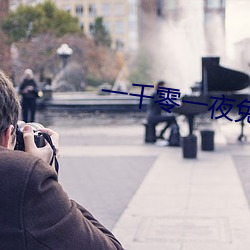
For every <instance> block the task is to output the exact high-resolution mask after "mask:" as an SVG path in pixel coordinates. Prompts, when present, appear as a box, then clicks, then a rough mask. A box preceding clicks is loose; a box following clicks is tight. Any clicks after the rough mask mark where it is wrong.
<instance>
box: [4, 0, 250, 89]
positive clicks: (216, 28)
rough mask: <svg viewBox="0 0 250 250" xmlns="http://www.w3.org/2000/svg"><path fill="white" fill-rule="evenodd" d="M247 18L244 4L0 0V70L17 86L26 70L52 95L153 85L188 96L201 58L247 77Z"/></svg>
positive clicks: (244, 0)
mask: <svg viewBox="0 0 250 250" xmlns="http://www.w3.org/2000/svg"><path fill="white" fill-rule="evenodd" d="M249 12H250V2H249V1H248V0H189V1H185V0H119V1H117V0H116V1H114V0H91V1H90V0H77V1H76V0H70V1H67V0H50V1H48V0H1V2H0V24H1V25H0V36H1V41H0V68H1V69H3V70H4V71H5V72H6V73H7V74H8V75H9V76H10V77H11V78H12V79H13V82H14V84H15V86H18V85H19V84H20V82H21V80H22V77H23V71H24V70H25V69H26V68H31V69H32V70H33V71H34V73H35V78H36V80H37V81H38V82H40V83H43V87H44V86H45V85H46V87H49V88H51V89H52V91H53V93H56V92H84V91H89V92H93V93H98V91H99V94H103V92H101V91H100V89H101V88H109V89H116V90H124V91H128V90H131V88H134V87H133V86H132V83H137V84H152V83H154V82H155V81H156V80H158V79H165V80H166V81H167V82H168V83H169V85H170V86H175V87H176V88H179V89H180V90H181V92H185V93H186V92H188V91H189V88H190V86H191V85H192V84H193V83H195V82H196V81H199V80H200V79H201V63H200V60H201V57H202V56H218V57H220V61H221V64H222V65H225V66H226V67H229V68H234V69H238V70H241V71H244V72H246V73H249V58H250V55H249V53H250V52H249V51H250V50H249V46H250V19H249ZM63 44H64V45H66V47H65V46H62V45H63ZM61 46H62V47H61ZM41 85H42V84H41Z"/></svg>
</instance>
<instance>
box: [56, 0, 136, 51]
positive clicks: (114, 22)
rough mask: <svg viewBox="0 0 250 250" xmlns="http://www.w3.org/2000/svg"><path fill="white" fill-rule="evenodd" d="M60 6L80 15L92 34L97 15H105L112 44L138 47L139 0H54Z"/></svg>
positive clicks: (88, 31)
mask: <svg viewBox="0 0 250 250" xmlns="http://www.w3.org/2000/svg"><path fill="white" fill-rule="evenodd" d="M52 1H53V2H54V3H55V4H56V5H57V6H58V7H59V8H61V9H63V10H65V11H68V12H69V13H70V14H71V15H73V16H76V17H78V19H79V25H80V27H81V28H82V30H83V31H84V33H85V34H87V35H91V31H92V29H93V27H94V22H95V18H96V17H100V16H101V17H103V20H104V25H105V27H106V28H107V29H108V31H109V32H110V34H111V38H112V46H113V47H114V48H117V49H120V50H125V51H127V50H131V49H132V50H134V49H137V47H138V14H137V13H138V10H137V0H71V1H69V0H52Z"/></svg>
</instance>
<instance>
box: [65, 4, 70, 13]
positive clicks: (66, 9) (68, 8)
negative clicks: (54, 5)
mask: <svg viewBox="0 0 250 250" xmlns="http://www.w3.org/2000/svg"><path fill="white" fill-rule="evenodd" d="M63 9H64V10H65V11H66V12H68V13H70V12H71V8H70V6H69V5H65V6H64V7H63Z"/></svg>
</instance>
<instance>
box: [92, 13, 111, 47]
mask: <svg viewBox="0 0 250 250" xmlns="http://www.w3.org/2000/svg"><path fill="white" fill-rule="evenodd" d="M92 35H93V38H94V41H95V43H96V45H104V46H106V47H110V46H111V37H110V34H109V32H108V30H107V29H106V27H105V26H104V24H103V18H102V17H97V18H96V19H95V24H94V27H93V30H92Z"/></svg>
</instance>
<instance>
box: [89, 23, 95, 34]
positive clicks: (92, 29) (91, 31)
mask: <svg viewBox="0 0 250 250" xmlns="http://www.w3.org/2000/svg"><path fill="white" fill-rule="evenodd" d="M94 30H95V24H94V23H89V32H90V33H93V32H94Z"/></svg>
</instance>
